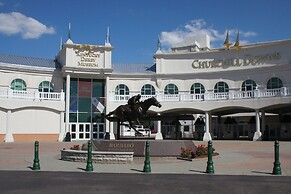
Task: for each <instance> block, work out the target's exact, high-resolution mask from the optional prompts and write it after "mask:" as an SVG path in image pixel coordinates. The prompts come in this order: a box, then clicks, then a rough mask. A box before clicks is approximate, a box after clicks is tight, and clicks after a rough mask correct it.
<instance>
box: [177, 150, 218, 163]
mask: <svg viewBox="0 0 291 194" xmlns="http://www.w3.org/2000/svg"><path fill="white" fill-rule="evenodd" d="M218 155H219V153H217V152H214V153H213V154H212V157H213V156H218ZM207 157H208V155H200V156H196V157H195V158H183V157H181V156H179V157H177V159H179V160H186V161H193V160H195V159H200V158H207Z"/></svg>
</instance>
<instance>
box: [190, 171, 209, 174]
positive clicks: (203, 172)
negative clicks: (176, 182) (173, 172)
mask: <svg viewBox="0 0 291 194" xmlns="http://www.w3.org/2000/svg"><path fill="white" fill-rule="evenodd" d="M189 171H190V172H198V173H202V174H207V173H206V172H205V171H201V170H189Z"/></svg>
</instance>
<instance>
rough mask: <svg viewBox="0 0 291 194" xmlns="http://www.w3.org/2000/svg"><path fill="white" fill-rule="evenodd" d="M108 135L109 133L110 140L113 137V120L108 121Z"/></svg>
mask: <svg viewBox="0 0 291 194" xmlns="http://www.w3.org/2000/svg"><path fill="white" fill-rule="evenodd" d="M109 135H110V137H109V139H110V140H113V139H115V135H114V133H113V122H109Z"/></svg>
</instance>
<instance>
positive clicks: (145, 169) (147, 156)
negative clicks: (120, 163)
mask: <svg viewBox="0 0 291 194" xmlns="http://www.w3.org/2000/svg"><path fill="white" fill-rule="evenodd" d="M143 172H151V162H150V142H149V141H146V149H145V161H144V166H143Z"/></svg>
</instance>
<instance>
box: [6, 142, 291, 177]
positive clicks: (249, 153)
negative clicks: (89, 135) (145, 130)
mask: <svg viewBox="0 0 291 194" xmlns="http://www.w3.org/2000/svg"><path fill="white" fill-rule="evenodd" d="M82 143H84V142H55V143H51V142H40V143H39V159H40V166H41V169H40V171H70V172H82V171H84V168H85V167H86V163H81V162H67V161H62V160H60V150H61V149H63V148H65V149H69V148H70V147H72V146H73V145H75V144H79V145H82ZM194 143H195V145H200V144H205V145H206V144H207V143H206V142H200V141H194ZM213 147H214V148H215V150H216V152H218V153H219V156H215V157H213V162H214V170H215V174H219V175H258V176H273V175H272V170H273V166H274V164H273V163H274V142H272V141H257V142H252V141H213ZM0 153H1V154H0V170H18V171H19V170H21V171H31V167H32V165H33V159H34V142H31V143H0ZM280 162H281V170H282V176H291V142H287V141H286V142H284V141H282V142H280ZM143 165H144V158H135V159H134V161H133V163H131V164H97V163H94V164H93V167H94V172H96V173H142V170H143ZM206 166H207V158H203V159H194V160H193V161H192V162H189V161H184V160H178V159H176V158H173V157H167V158H154V157H151V170H152V173H178V174H204V173H205V171H206Z"/></svg>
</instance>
